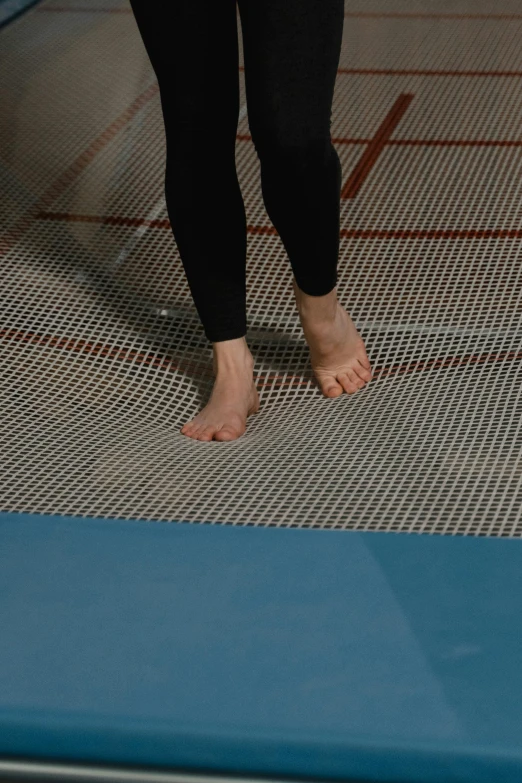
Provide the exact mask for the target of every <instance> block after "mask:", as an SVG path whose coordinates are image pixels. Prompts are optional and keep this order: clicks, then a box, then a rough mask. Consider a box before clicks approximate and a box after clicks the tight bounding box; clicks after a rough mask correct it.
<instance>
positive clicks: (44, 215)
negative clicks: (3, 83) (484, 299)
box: [37, 212, 522, 239]
mask: <svg viewBox="0 0 522 783" xmlns="http://www.w3.org/2000/svg"><path fill="white" fill-rule="evenodd" d="M37 217H38V218H39V219H40V220H63V221H66V222H69V223H72V222H77V223H104V224H106V225H110V226H129V227H132V228H137V227H139V226H149V228H161V229H170V221H169V220H168V219H164V220H158V219H157V220H145V219H144V218H137V217H125V216H119V215H103V216H102V215H78V214H72V213H71V212H40V213H39V214H38V215H37ZM247 231H248V233H250V234H277V231H276V229H275V228H274V226H253V225H248V226H247ZM340 236H341V237H344V238H345V239H522V228H464V229H453V228H430V229H407V228H405V229H390V230H388V229H373V228H344V229H341V231H340Z"/></svg>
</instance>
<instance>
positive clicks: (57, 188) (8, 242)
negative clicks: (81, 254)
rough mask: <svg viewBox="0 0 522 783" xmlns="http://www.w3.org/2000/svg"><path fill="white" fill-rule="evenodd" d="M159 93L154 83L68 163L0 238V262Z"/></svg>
mask: <svg viewBox="0 0 522 783" xmlns="http://www.w3.org/2000/svg"><path fill="white" fill-rule="evenodd" d="M157 92H158V84H157V82H154V84H152V85H151V86H150V87H147V89H146V90H145V91H144V92H142V93H141V95H138V97H137V98H136V99H135V100H134V101H133V102H132V103H131V104H130V106H128V107H127V108H126V109H125V111H123V112H122V113H121V114H120V116H119V117H117V118H116V119H115V120H114V121H113V122H111V124H110V125H109V126H108V127H107V128H105V130H104V131H103V132H102V133H101V134H100V135H99V136H98V137H97V138H96V139H94V141H93V142H91V144H89V146H88V147H87V148H86V149H85V150H84V151H83V152H82V153H81V154H80V155H78V157H77V158H76V159H75V160H74V161H73V162H72V163H71V165H70V166H69V167H68V168H67V169H66V170H65V171H64V172H63V173H62V174H60V176H59V177H58V178H57V179H56V180H55V181H54V182H53V183H52V184H51V185H50V186H49V187H48V188H47V190H46V191H45V193H44V194H43V195H42V196H40V198H39V199H38V201H37V202H36V203H35V204H33V205H32V206H31V207H30V208H29V209H28V210H27V212H25V213H24V214H23V215H21V216H20V217H19V218H18V220H17V221H16V222H15V224H14V225H13V227H12V228H11V229H10V230H9V231H7V233H6V234H3V235H2V236H0V258H1V257H2V256H3V255H5V254H6V253H7V252H8V251H9V250H10V249H11V248H12V247H13V245H15V244H16V242H18V240H19V239H20V238H21V237H22V236H23V234H24V233H25V232H26V231H27V229H28V228H29V226H30V225H31V223H32V222H33V221H34V220H35V219H36V218H37V216H38V215H39V214H40V213H41V212H42V211H43V210H45V208H46V207H48V206H50V204H52V202H53V201H54V200H55V199H57V198H58V196H61V194H62V193H63V192H64V191H65V190H67V188H68V187H70V185H71V184H72V183H73V182H74V180H75V179H76V178H77V177H78V176H79V175H80V174H81V173H82V171H84V169H85V168H86V167H87V166H88V165H89V164H90V163H92V161H93V160H94V158H95V157H96V155H97V154H98V153H99V152H100V150H102V149H103V148H104V147H105V146H106V145H107V144H108V143H109V141H111V140H112V139H113V138H114V137H115V136H116V134H117V133H119V131H120V130H121V129H122V128H123V127H124V126H125V125H126V124H127V123H128V122H129V121H130V120H131V119H132V118H133V117H134V115H135V114H137V113H138V112H139V110H140V109H142V108H143V106H145V104H146V103H147V102H148V101H149V100H150V99H151V98H152V97H154V95H156V93H157Z"/></svg>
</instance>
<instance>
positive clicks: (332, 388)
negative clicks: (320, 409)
mask: <svg viewBox="0 0 522 783" xmlns="http://www.w3.org/2000/svg"><path fill="white" fill-rule="evenodd" d="M321 388H322V391H323V394H324V395H325V397H339V395H340V394H342V393H343V388H342V386H340V385H339V384H338V383H337V381H336V380H335V379H334V378H329V379H328V380H327V381H323V383H322V384H321Z"/></svg>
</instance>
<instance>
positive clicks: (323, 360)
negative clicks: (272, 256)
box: [294, 280, 373, 397]
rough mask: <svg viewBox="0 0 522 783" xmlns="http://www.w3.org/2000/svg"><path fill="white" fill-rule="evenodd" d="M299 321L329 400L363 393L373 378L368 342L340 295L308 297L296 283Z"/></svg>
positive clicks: (332, 293)
mask: <svg viewBox="0 0 522 783" xmlns="http://www.w3.org/2000/svg"><path fill="white" fill-rule="evenodd" d="M294 291H295V295H296V301H297V307H298V310H299V318H300V321H301V326H302V327H303V332H304V335H305V339H306V341H307V343H308V347H309V348H310V363H311V365H312V369H313V371H314V375H315V377H316V379H317V381H318V383H319V386H320V388H321V391H322V392H323V394H324V396H325V397H339V396H340V395H341V394H342V393H343V391H345V392H347V393H348V394H355V392H357V391H359V389H362V388H363V386H365V385H366V384H367V383H368V381H370V380H371V379H372V377H373V373H372V370H371V367H370V361H369V359H368V355H367V353H366V348H365V345H364V341H363V339H362V337H361V335H360V334H359V332H358V331H357V328H356V326H355V324H354V322H353V321H352V319H351V318H350V316H349V315H348V313H347V312H346V310H345V309H344V307H342V305H341V304H340V303H339V302H338V301H337V292H336V291H335V289H334V291H332V292H331V293H330V294H327V295H326V296H321V297H311V296H307V294H304V293H303V292H302V291H301V290H300V289H299V287H298V286H297V283H296V282H295V280H294Z"/></svg>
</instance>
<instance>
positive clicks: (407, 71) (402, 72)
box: [337, 68, 522, 77]
mask: <svg viewBox="0 0 522 783" xmlns="http://www.w3.org/2000/svg"><path fill="white" fill-rule="evenodd" d="M337 73H344V74H352V75H353V74H358V75H363V76H517V77H520V76H522V71H445V70H441V69H425V70H421V69H419V68H338V69H337Z"/></svg>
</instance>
